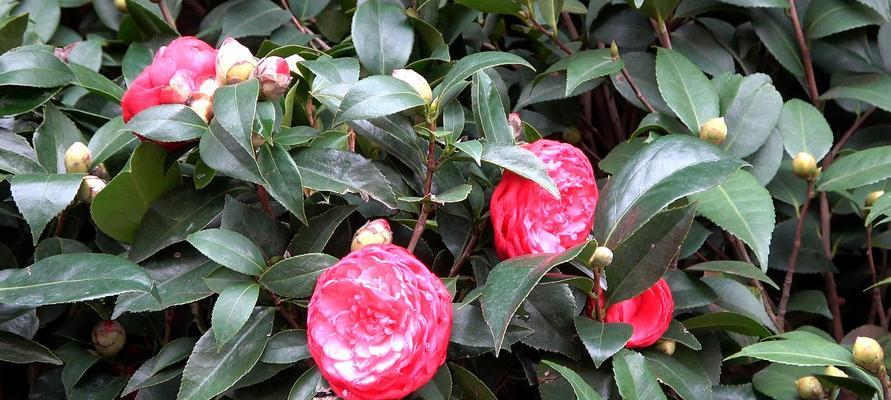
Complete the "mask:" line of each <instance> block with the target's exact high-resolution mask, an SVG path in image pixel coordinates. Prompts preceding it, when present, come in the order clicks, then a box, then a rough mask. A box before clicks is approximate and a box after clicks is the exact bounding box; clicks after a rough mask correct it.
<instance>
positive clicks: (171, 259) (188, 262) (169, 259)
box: [112, 250, 230, 318]
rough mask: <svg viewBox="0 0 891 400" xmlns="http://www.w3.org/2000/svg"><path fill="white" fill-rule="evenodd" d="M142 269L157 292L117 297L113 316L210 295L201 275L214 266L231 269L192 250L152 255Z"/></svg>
mask: <svg viewBox="0 0 891 400" xmlns="http://www.w3.org/2000/svg"><path fill="white" fill-rule="evenodd" d="M143 268H144V269H145V272H148V274H149V275H150V276H151V277H152V279H153V280H154V281H155V287H156V288H157V293H142V292H137V293H124V294H122V295H120V296H118V299H117V301H116V302H115V308H114V313H113V314H112V318H117V317H118V316H120V315H121V314H123V313H125V312H144V311H161V310H163V309H166V308H169V307H173V306H177V305H180V304H187V303H191V302H194V301H198V300H201V299H203V298H205V297H208V296H210V295H211V294H213V291H211V290H210V289H208V287H207V285H205V283H204V282H203V281H202V279H201V278H202V277H204V276H207V275H208V274H210V273H211V272H213V271H214V270H215V269H217V268H220V269H225V270H226V271H230V270H229V269H226V268H223V267H220V266H219V265H218V264H217V263H215V262H213V261H210V260H208V259H206V258H204V256H202V255H201V254H200V253H198V252H197V251H194V250H188V251H183V252H180V253H179V256H178V257H177V254H169V255H167V256H166V257H155V258H153V259H151V260H149V261H147V262H146V263H144V267H143ZM156 295H157V298H156V297H155V296H156ZM158 298H160V300H161V302H160V304H159V303H158V300H157V299H158Z"/></svg>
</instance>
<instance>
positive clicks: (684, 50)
mask: <svg viewBox="0 0 891 400" xmlns="http://www.w3.org/2000/svg"><path fill="white" fill-rule="evenodd" d="M710 22H711V21H710ZM722 22H723V21H722ZM706 26H707V27H708V25H706ZM671 45H672V48H673V49H675V50H677V51H679V52H680V53H681V54H683V55H685V56H686V57H688V58H689V59H690V61H692V62H693V63H695V64H696V65H697V66H699V68H700V69H702V71H703V72H705V73H706V74H709V75H711V76H718V75H721V74H722V73H726V72H727V71H733V70H735V65H734V61H733V55H731V53H730V51H728V49H727V48H726V47H724V45H723V44H722V38H721V37H720V35H717V34H716V35H715V36H712V33H711V31H709V29H706V28H703V27H701V26H699V25H696V24H685V25H682V26H680V27H679V28H678V29H675V30H674V31H672V32H671ZM722 105H723V102H722Z"/></svg>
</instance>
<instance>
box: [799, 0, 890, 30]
mask: <svg viewBox="0 0 891 400" xmlns="http://www.w3.org/2000/svg"><path fill="white" fill-rule="evenodd" d="M881 23H882V17H881V15H879V14H877V13H876V12H875V10H872V9H870V8H869V7H867V6H865V5H863V4H861V3H858V2H854V1H843V0H815V1H814V2H813V3H811V4H810V5H809V6H808V8H807V12H806V13H805V14H804V21H803V23H802V28H803V29H804V31H805V33H806V34H807V37H808V38H809V39H819V38H822V37H825V36H829V35H832V34H835V33H839V32H844V31H847V30H850V29H854V28H858V27H861V26H866V25H878V24H881Z"/></svg>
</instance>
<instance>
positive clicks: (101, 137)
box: [87, 117, 139, 164]
mask: <svg viewBox="0 0 891 400" xmlns="http://www.w3.org/2000/svg"><path fill="white" fill-rule="evenodd" d="M137 143H139V139H137V138H136V136H135V135H133V134H132V133H130V132H129V131H127V130H125V129H124V120H123V119H121V117H115V118H112V119H110V120H109V121H108V122H106V123H105V125H102V126H101V127H100V128H99V130H97V131H96V133H94V134H93V136H92V137H90V143H89V144H87V147H88V148H89V149H90V153H92V154H93V164H99V163H101V162H104V161H105V160H107V159H108V158H109V157H111V156H113V155H115V154H117V153H118V152H120V151H124V150H125V149H135V148H136V145H137Z"/></svg>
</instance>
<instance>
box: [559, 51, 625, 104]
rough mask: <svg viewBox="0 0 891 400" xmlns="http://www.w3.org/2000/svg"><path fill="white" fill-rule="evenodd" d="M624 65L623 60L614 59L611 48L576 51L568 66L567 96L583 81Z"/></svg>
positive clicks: (615, 70) (619, 69) (609, 73)
mask: <svg viewBox="0 0 891 400" xmlns="http://www.w3.org/2000/svg"><path fill="white" fill-rule="evenodd" d="M622 66H623V63H622V61H621V60H613V57H612V55H611V54H610V51H609V49H597V50H585V51H580V52H578V53H574V54H573V55H572V56H571V57H570V58H569V65H568V66H567V67H566V92H565V93H566V96H567V97H569V95H570V94H571V93H572V92H573V91H574V90H575V89H576V88H578V87H579V86H580V85H581V84H582V83H585V82H587V81H590V80H591V79H595V78H600V77H602V76H606V75H611V74H614V73H616V72H619V71H621V70H622Z"/></svg>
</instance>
